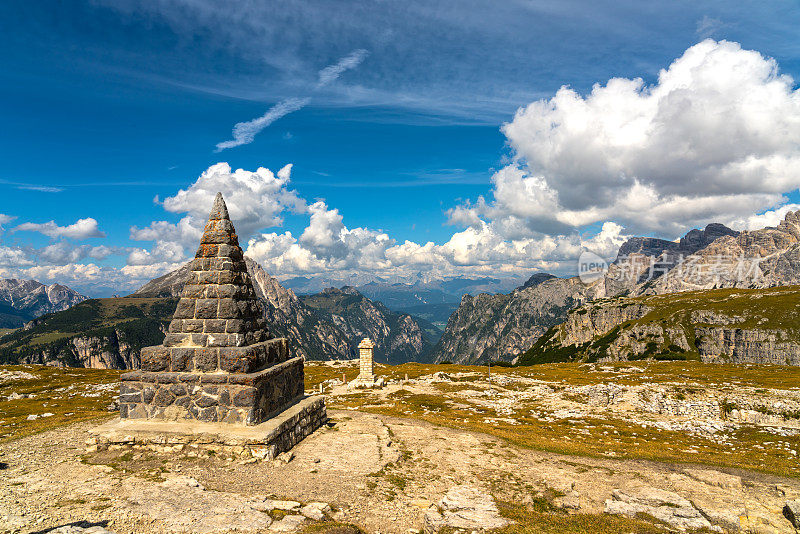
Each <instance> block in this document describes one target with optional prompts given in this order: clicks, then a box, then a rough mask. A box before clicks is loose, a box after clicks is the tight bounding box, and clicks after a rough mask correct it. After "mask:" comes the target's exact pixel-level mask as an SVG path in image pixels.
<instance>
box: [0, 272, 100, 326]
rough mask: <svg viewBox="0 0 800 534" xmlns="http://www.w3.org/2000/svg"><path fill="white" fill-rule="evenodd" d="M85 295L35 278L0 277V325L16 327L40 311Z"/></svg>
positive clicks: (52, 309) (67, 305)
mask: <svg viewBox="0 0 800 534" xmlns="http://www.w3.org/2000/svg"><path fill="white" fill-rule="evenodd" d="M86 299H87V297H85V296H83V295H81V294H80V293H78V292H77V291H74V290H73V289H71V288H69V287H67V286H64V285H61V284H51V285H44V284H42V283H41V282H37V281H36V280H20V279H17V278H6V279H0V307H2V311H1V312H0V327H6V328H16V327H18V326H22V325H23V324H24V323H26V322H28V321H30V320H31V319H35V318H37V317H40V316H42V315H45V314H48V313H53V312H58V311H62V310H66V309H67V308H70V307H72V306H74V305H75V304H78V303H79V302H83V301H84V300H86Z"/></svg>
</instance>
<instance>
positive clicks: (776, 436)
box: [0, 361, 800, 477]
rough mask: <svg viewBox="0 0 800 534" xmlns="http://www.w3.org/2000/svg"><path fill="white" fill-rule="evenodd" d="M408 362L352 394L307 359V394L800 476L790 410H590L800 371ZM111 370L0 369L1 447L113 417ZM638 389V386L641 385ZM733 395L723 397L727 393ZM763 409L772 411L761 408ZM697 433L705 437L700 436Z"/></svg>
mask: <svg viewBox="0 0 800 534" xmlns="http://www.w3.org/2000/svg"><path fill="white" fill-rule="evenodd" d="M487 371H488V370H487V368H486V367H485V366H484V367H480V366H462V365H450V364H444V365H434V364H417V363H408V364H403V365H397V366H387V365H378V366H377V368H376V374H377V375H379V376H383V377H384V378H385V379H386V380H387V381H388V385H387V386H386V387H384V388H383V389H377V390H368V389H367V390H348V389H346V388H344V387H342V386H341V385H338V386H335V385H334V382H332V381H341V380H342V378H343V377H344V378H345V379H346V380H348V381H350V380H352V379H354V378H355V377H356V375H357V374H358V369H357V367H355V366H354V365H352V364H337V365H328V364H326V363H322V362H307V363H306V369H305V372H306V377H305V379H306V384H305V385H306V391H307V392H309V393H318V392H319V390H320V385H322V386H323V389H324V391H325V394H326V395H327V396H328V406H329V408H332V409H342V410H361V411H366V412H371V413H376V414H383V415H388V416H399V417H410V418H415V419H419V420H423V421H426V422H429V423H432V424H435V425H442V426H446V427H450V428H457V429H464V430H471V431H476V432H483V433H486V434H489V435H492V436H496V437H499V438H502V439H505V440H507V441H509V442H510V443H513V444H515V445H518V446H522V447H527V448H533V449H538V450H544V451H550V452H555V453H562V454H570V455H584V456H593V457H606V458H617V459H646V460H654V461H662V462H685V463H693V464H705V465H709V466H719V467H730V468H744V469H753V470H757V471H761V472H765V473H771V474H776V475H783V476H791V477H800V462H798V460H797V452H798V448H800V437H798V430H797V428H798V426H800V425H798V424H797V423H798V421H796V420H794V419H793V418H792V417H793V416H796V415H797V414H794V413H786V412H783V415H784V416H785V417H784V419H783V422H784V424H783V425H782V426H780V427H776V426H769V425H755V424H731V423H730V421H725V413H721V414H720V418H721V420H722V421H723V422H725V424H724V428H720V429H719V430H718V431H713V432H711V433H709V432H705V431H698V429H697V428H695V427H693V426H692V425H691V424H690V422H687V420H688V419H690V418H688V417H665V416H663V415H659V414H654V413H648V412H643V411H640V410H634V409H632V408H631V407H630V406H627V405H626V403H625V402H622V403H619V404H614V405H610V406H594V405H591V403H587V399H586V393H585V392H586V391H587V389H586V388H587V387H588V388H592V387H593V386H598V387H602V388H605V387H609V385H611V387H619V388H622V389H623V390H626V389H631V390H636V391H641V390H647V391H649V390H653V391H659V392H661V393H662V394H663V395H665V396H666V397H667V398H670V399H672V400H673V401H675V402H678V401H681V402H689V403H691V402H693V399H697V400H706V401H707V400H708V399H716V401H717V402H718V403H719V404H720V405H721V406H722V410H723V411H724V410H725V409H726V407H727V406H728V405H734V403H733V402H732V401H730V400H728V399H730V398H733V397H732V395H742V394H743V392H744V393H748V392H749V394H752V396H753V398H755V399H759V398H760V397H764V404H765V405H767V404H769V402H768V401H769V399H772V398H775V396H776V395H777V396H779V397H780V396H781V395H783V396H784V397H788V396H791V395H795V394H798V393H800V388H798V386H797V384H800V369H798V368H795V367H778V366H755V365H753V366H732V365H715V364H703V363H699V362H687V361H681V362H654V361H652V362H651V361H639V362H620V363H607V364H576V363H560V364H543V365H536V366H530V367H493V368H492V371H491V373H492V375H491V376H492V379H491V382H490V381H489V375H488V373H487ZM120 372H121V371H118V370H98V369H83V368H57V367H48V366H35V365H23V366H2V367H0V440H2V441H7V440H12V439H15V438H18V437H21V436H26V435H30V434H33V433H37V432H41V431H45V430H48V429H51V428H54V427H57V426H61V425H68V424H72V423H75V422H79V421H86V420H92V419H102V418H106V417H110V416H113V413H111V412H109V411H108V408H107V407H108V405H109V404H110V403H111V402H112V401H113V399H114V397H115V396H116V395H117V393H118V383H119V374H120ZM637 388H638V389H637ZM729 395H730V396H729ZM765 410H767V408H765ZM701 430H702V429H701Z"/></svg>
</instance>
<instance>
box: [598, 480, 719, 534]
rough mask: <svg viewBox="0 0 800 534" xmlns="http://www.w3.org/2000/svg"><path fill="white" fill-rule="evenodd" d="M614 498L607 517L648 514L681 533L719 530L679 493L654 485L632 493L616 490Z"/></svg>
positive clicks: (608, 502) (607, 506) (630, 491)
mask: <svg viewBox="0 0 800 534" xmlns="http://www.w3.org/2000/svg"><path fill="white" fill-rule="evenodd" d="M611 497H612V498H611V499H609V500H607V501H606V502H605V505H606V506H605V512H606V513H607V514H617V515H625V516H628V517H635V516H636V514H639V513H643V514H648V515H651V516H653V517H655V518H656V519H658V520H659V521H663V522H665V523H667V524H669V525H670V526H672V527H675V528H677V529H678V530H681V531H686V530H695V529H701V528H707V529H714V530H716V529H718V527H716V528H715V527H712V525H711V523H710V522H709V521H708V520H707V519H706V518H705V517H704V516H703V514H701V513H700V511H699V510H698V509H697V508H695V507H694V506H693V505H692V503H691V502H689V501H688V500H687V499H684V498H683V497H681V496H680V495H678V494H677V493H673V492H671V491H666V490H662V489H658V488H652V487H650V486H642V487H639V488H635V489H631V490H624V491H623V490H619V489H615V490H614V491H613V492H612V493H611Z"/></svg>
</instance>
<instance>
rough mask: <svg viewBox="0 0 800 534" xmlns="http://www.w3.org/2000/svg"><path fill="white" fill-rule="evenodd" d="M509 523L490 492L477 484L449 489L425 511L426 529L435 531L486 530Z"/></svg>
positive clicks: (430, 533) (427, 532)
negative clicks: (450, 529) (449, 529)
mask: <svg viewBox="0 0 800 534" xmlns="http://www.w3.org/2000/svg"><path fill="white" fill-rule="evenodd" d="M508 523H509V521H508V520H507V519H505V518H503V517H502V516H501V515H500V512H499V511H498V509H497V505H496V504H495V502H494V499H493V498H492V496H491V495H489V494H488V493H486V492H485V491H483V490H481V489H480V488H477V487H475V486H469V485H460V486H455V487H452V488H450V489H449V490H448V492H447V494H446V495H445V496H444V498H442V500H441V501H439V503H438V506H437V505H434V506H431V507H430V508H429V509H428V510H427V512H425V518H424V524H423V532H425V533H426V534H433V533H436V532H438V531H439V530H441V529H443V528H454V529H471V530H481V529H483V530H487V529H493V528H502V527H504V526H506V525H508Z"/></svg>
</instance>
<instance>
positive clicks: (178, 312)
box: [172, 298, 195, 319]
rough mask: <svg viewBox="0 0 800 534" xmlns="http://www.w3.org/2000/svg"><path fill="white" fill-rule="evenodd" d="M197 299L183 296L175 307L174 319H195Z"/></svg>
mask: <svg viewBox="0 0 800 534" xmlns="http://www.w3.org/2000/svg"><path fill="white" fill-rule="evenodd" d="M194 303H195V300H194V299H191V298H186V299H184V298H182V299H181V300H179V301H178V306H177V307H176V308H175V313H174V314H172V318H173V319H194V308H195V304H194Z"/></svg>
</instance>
